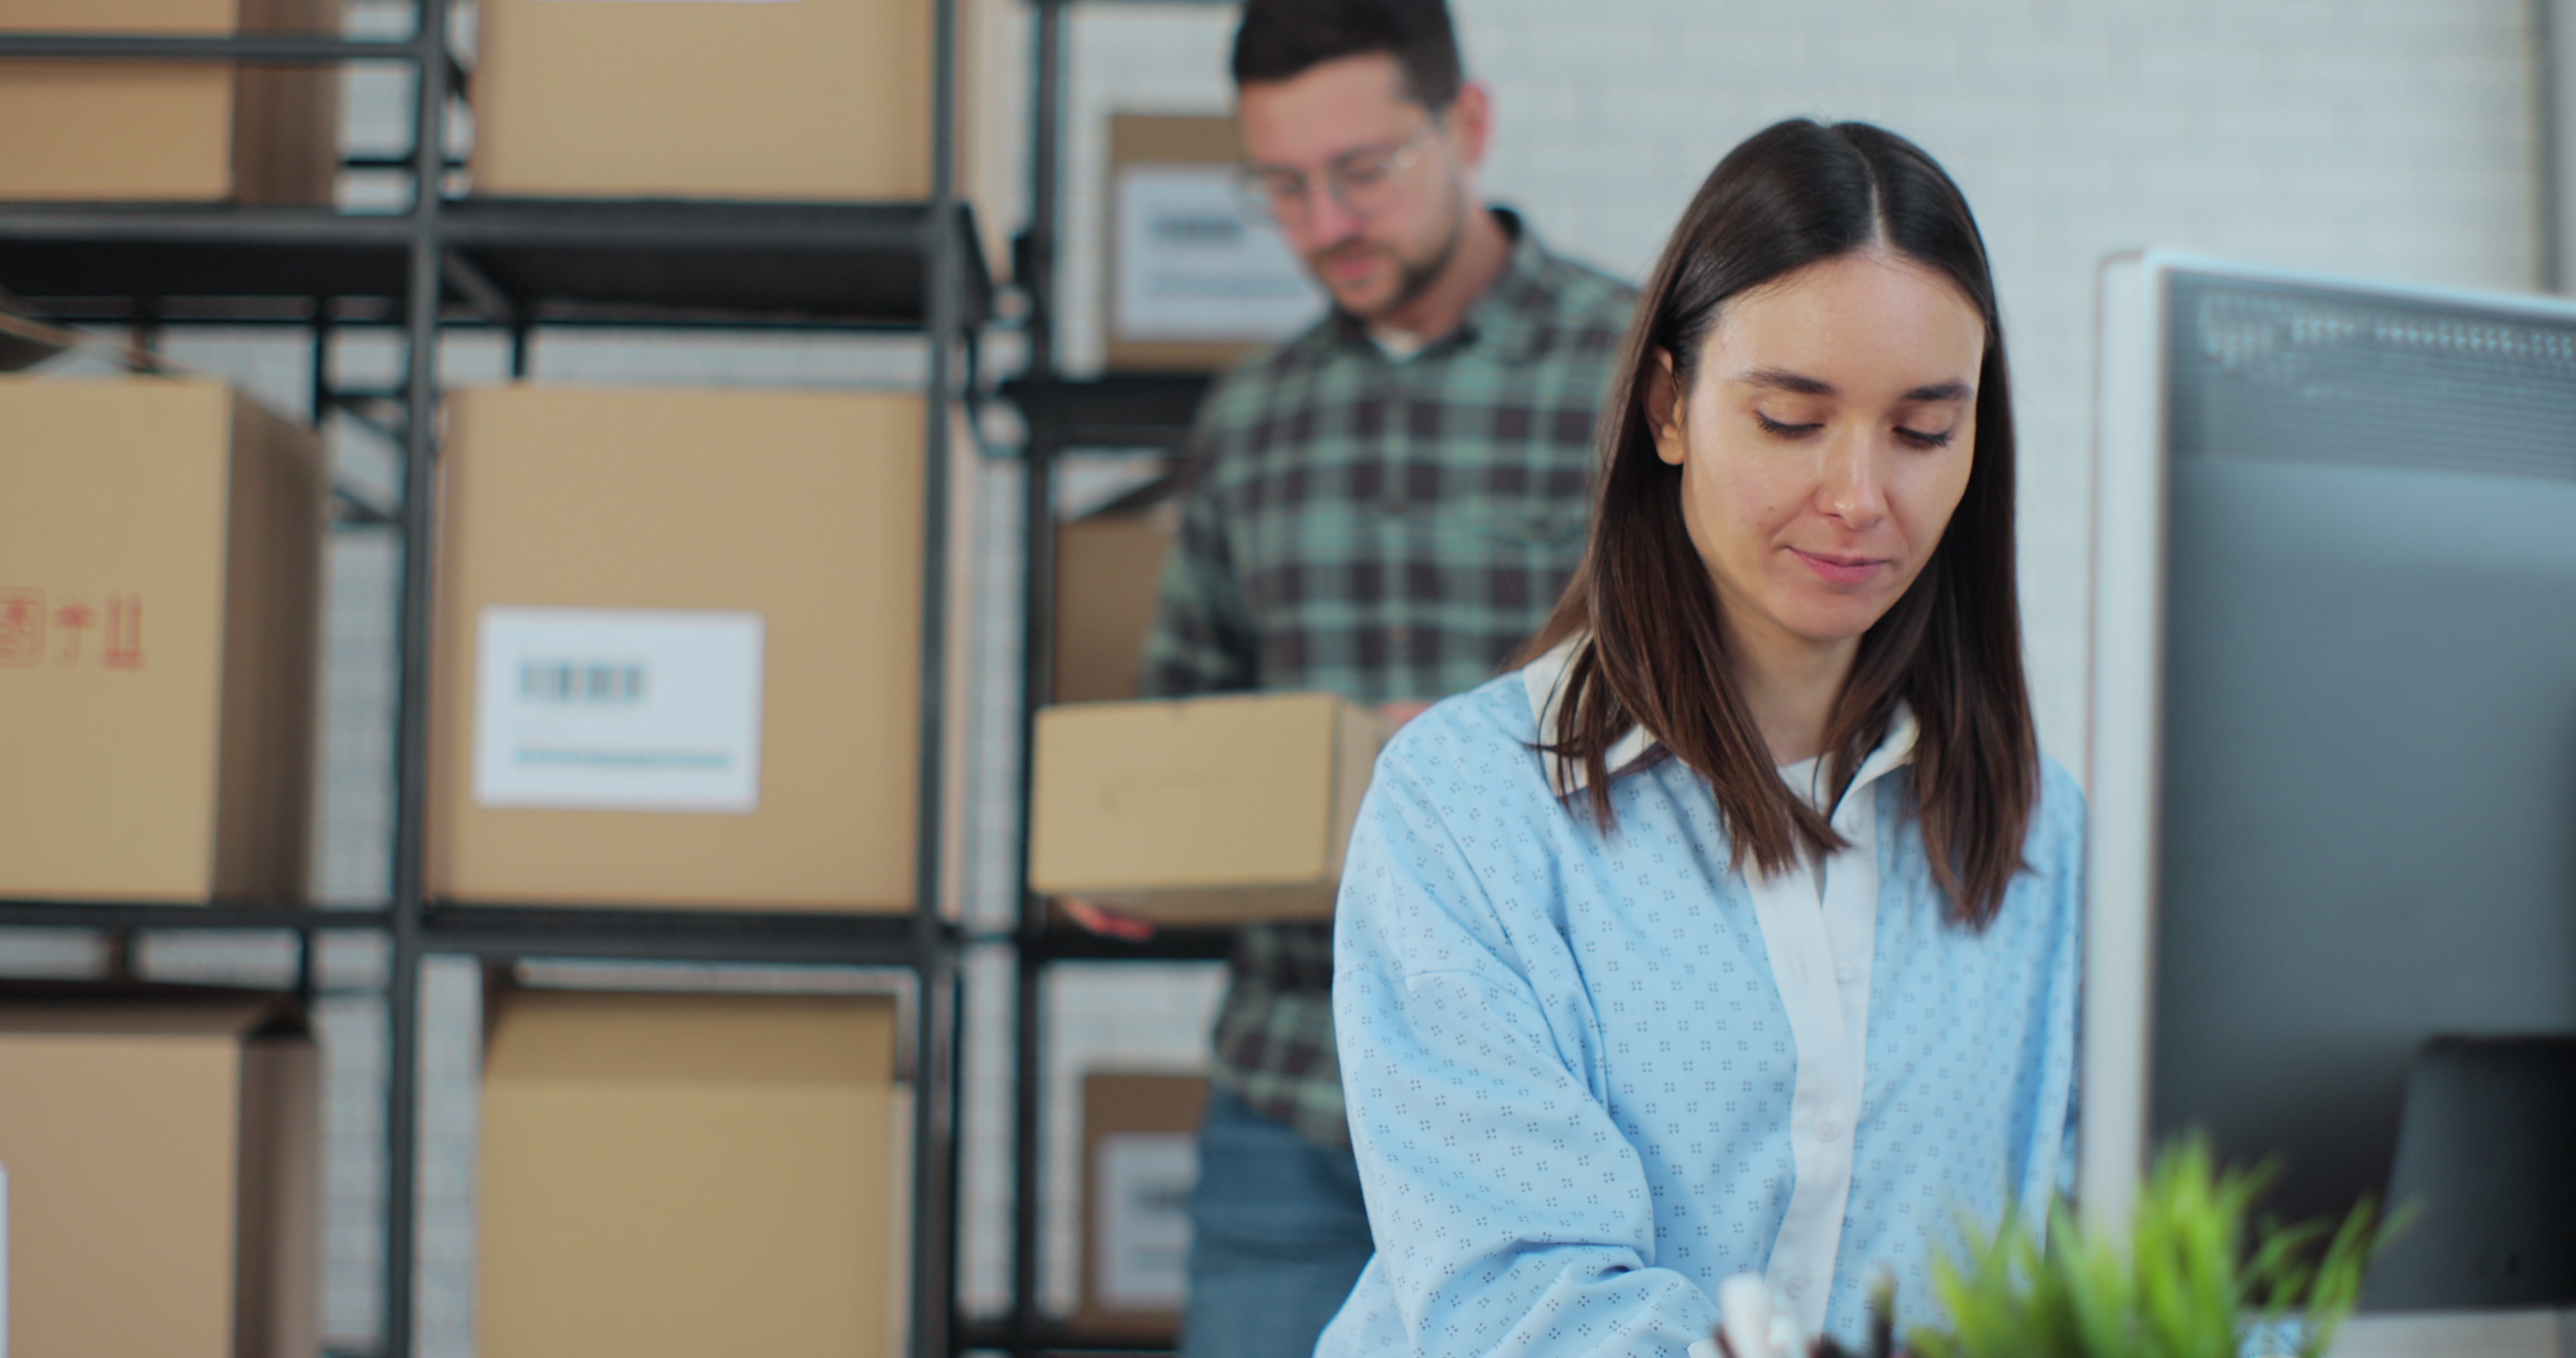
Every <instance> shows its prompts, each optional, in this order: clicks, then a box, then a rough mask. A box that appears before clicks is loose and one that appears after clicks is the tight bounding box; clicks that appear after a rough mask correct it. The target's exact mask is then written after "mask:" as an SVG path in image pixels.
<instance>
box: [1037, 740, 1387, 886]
mask: <svg viewBox="0 0 2576 1358" xmlns="http://www.w3.org/2000/svg"><path fill="white" fill-rule="evenodd" d="M1385 741H1386V727H1385V723H1384V721H1383V720H1382V719H1381V718H1380V717H1379V716H1378V714H1377V713H1376V712H1373V711H1371V710H1369V709H1367V708H1364V707H1361V706H1358V705H1357V704H1354V703H1351V702H1348V701H1346V700H1344V699H1342V698H1339V697H1336V696H1334V695H1333V694H1329V693H1247V694H1227V695H1223V696H1219V697H1205V698H1182V699H1177V700H1166V701H1154V702H1133V703H1077V704H1073V705H1070V706H1065V707H1051V708H1048V709H1047V710H1046V711H1044V712H1041V713H1039V714H1038V725H1037V752H1036V753H1037V761H1036V762H1037V768H1036V774H1035V779H1034V789H1033V792H1032V794H1031V806H1030V817H1031V826H1030V841H1029V885H1030V886H1031V887H1032V888H1034V889H1036V890H1038V891H1041V892H1045V893H1047V894H1049V895H1055V896H1079V897H1084V898H1087V899H1091V900H1096V901H1101V902H1104V903H1106V904H1109V905H1113V906H1116V907H1118V908H1120V909H1123V910H1126V911H1128V912H1130V913H1133V914H1136V915H1139V916H1142V917H1144V918H1145V919H1148V920H1152V921H1155V922H1157V923H1161V924H1177V925H1190V924H1236V923H1242V922H1245V921H1250V920H1280V919H1325V918H1329V917H1331V915H1332V913H1333V897H1334V893H1335V892H1336V890H1337V889H1338V888H1339V886H1340V883H1341V875H1342V852H1343V850H1344V849H1345V848H1346V847H1347V846H1348V845H1349V843H1350V837H1351V824H1352V822H1353V821H1354V820H1355V819H1356V818H1357V817H1358V815H1359V802H1360V795H1361V794H1362V793H1364V792H1366V791H1367V790H1368V781H1369V774H1370V772H1371V770H1372V768H1373V767H1374V765H1375V763H1376V761H1377V752H1378V749H1379V747H1380V746H1382V745H1383V744H1384V743H1385Z"/></svg>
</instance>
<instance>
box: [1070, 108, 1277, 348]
mask: <svg viewBox="0 0 2576 1358" xmlns="http://www.w3.org/2000/svg"><path fill="white" fill-rule="evenodd" d="M1243 155H1244V152H1243V135H1242V133H1241V132H1240V131H1239V130H1238V129H1237V128H1236V126H1235V121H1234V119H1232V118H1216V117H1186V116H1171V115H1165V114H1137V113H1121V114H1116V115H1114V116H1112V117H1111V118H1110V120H1109V185H1108V190H1109V191H1108V198H1109V219H1110V251H1109V269H1108V274H1107V282H1108V293H1109V295H1108V298H1107V302H1108V305H1107V306H1106V307H1105V308H1103V310H1104V312H1105V313H1106V316H1107V320H1108V332H1109V333H1108V337H1107V338H1108V346H1107V358H1108V365H1109V367H1110V368H1112V369H1115V370H1119V371H1144V372H1152V371H1182V372H1214V371H1220V370H1223V369H1226V368H1231V367H1233V366H1234V365H1235V364H1237V363H1239V362H1241V361H1243V360H1244V359H1245V358H1248V357H1250V356H1251V355H1253V354H1255V353H1258V352H1260V351H1261V350H1263V349H1266V348H1268V347H1270V346H1271V345H1274V344H1277V343H1279V342H1281V341H1283V340H1286V339H1288V338H1290V337H1291V336H1294V335H1296V334H1297V333H1299V332H1300V331H1303V330H1304V329H1305V328H1306V327H1308V326H1310V325H1312V324H1314V322H1315V321H1316V320H1317V319H1318V318H1319V317H1321V316H1322V315H1323V314H1324V305H1325V301H1324V294H1323V291H1322V289H1320V288H1319V287H1318V286H1317V285H1316V284H1315V282H1314V280H1313V279H1312V277H1310V276H1309V275H1308V274H1307V273H1306V272H1305V266H1304V265H1303V264H1302V263H1301V262H1300V261H1299V260H1298V258H1297V255H1296V251H1295V249H1294V248H1293V247H1291V246H1290V245H1289V244H1288V242H1287V240H1286V239H1285V238H1284V237H1283V236H1281V234H1280V233H1279V231H1278V229H1277V227H1276V226H1274V225H1273V224H1272V223H1271V222H1270V220H1269V218H1268V217H1267V216H1266V215H1265V214H1264V213H1263V212H1262V211H1261V210H1260V209H1258V208H1255V207H1251V206H1249V205H1247V204H1245V203H1243V202H1242V200H1241V197H1240V195H1239V194H1238V193H1237V192H1236V190H1235V176H1236V173H1237V171H1238V170H1240V169H1241V167H1242V164H1243Z"/></svg>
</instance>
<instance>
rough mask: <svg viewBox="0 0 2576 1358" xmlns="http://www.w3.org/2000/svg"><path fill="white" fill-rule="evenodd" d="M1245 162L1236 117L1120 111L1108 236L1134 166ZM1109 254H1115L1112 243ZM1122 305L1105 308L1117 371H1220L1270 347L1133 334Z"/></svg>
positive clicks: (1112, 137)
mask: <svg viewBox="0 0 2576 1358" xmlns="http://www.w3.org/2000/svg"><path fill="white" fill-rule="evenodd" d="M1242 163H1243V133H1242V131H1241V130H1240V129H1239V128H1237V127H1236V126H1235V121H1234V119H1232V118H1211V117H1192V116H1188V115H1178V114H1149V113H1118V114H1112V115H1111V116H1110V119H1109V192H1108V195H1107V197H1108V201H1109V204H1110V206H1109V212H1110V214H1111V221H1110V232H1109V239H1110V240H1111V241H1112V242H1115V241H1116V240H1117V239H1118V229H1117V228H1118V224H1117V220H1116V214H1117V211H1118V208H1117V201H1118V175H1119V172H1120V171H1121V170H1124V169H1126V168H1127V167H1128V166H1130V165H1216V166H1223V167H1225V168H1227V169H1229V170H1230V169H1232V168H1234V167H1235V166H1237V165H1240V164H1242ZM1111 254H1112V255H1113V256H1114V255H1115V254H1116V251H1115V249H1114V248H1113V249H1112V251H1111ZM1116 268H1117V265H1116V264H1115V263H1114V262H1112V263H1111V265H1110V267H1109V268H1108V269H1104V270H1102V271H1101V274H1102V277H1103V279H1104V280H1106V281H1105V286H1106V287H1107V288H1108V289H1110V291H1109V293H1108V294H1107V295H1108V296H1109V297H1111V298H1115V297H1116V295H1117V294H1116V288H1117V286H1118V282H1117V279H1116V278H1115V277H1114V276H1112V275H1113V273H1114V271H1115V269H1116ZM1117 310H1118V308H1117V307H1116V305H1115V304H1114V303H1113V304H1111V305H1107V306H1104V307H1102V308H1101V312H1102V315H1103V316H1105V317H1108V318H1109V320H1108V322H1107V325H1108V332H1109V333H1108V340H1109V345H1108V355H1107V356H1108V363H1109V367H1110V369H1111V370H1112V371H1116V372H1222V371H1224V370H1226V369H1228V368H1231V367H1233V366H1234V365H1236V364H1237V363H1240V362H1242V361H1243V360H1245V359H1247V358H1250V357H1251V356H1252V355H1254V354H1256V353H1259V352H1261V351H1262V350H1263V349H1266V348H1268V347H1270V346H1269V345H1268V344H1266V343H1263V342H1261V341H1257V340H1244V341H1240V342H1237V343H1230V344H1216V343H1199V342H1188V341H1175V340H1152V339H1129V338H1127V337H1126V336H1124V335H1122V334H1120V333H1119V331H1118V324H1117V321H1116V315H1117Z"/></svg>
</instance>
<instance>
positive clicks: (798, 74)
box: [471, 0, 965, 202]
mask: <svg viewBox="0 0 2576 1358" xmlns="http://www.w3.org/2000/svg"><path fill="white" fill-rule="evenodd" d="M931 21H932V6H931V4H930V3H929V0H796V2H795V3H793V4H709V3H689V4H640V5H639V4H566V3H563V2H562V0H483V10H482V30H481V33H480V36H479V40H478V41H479V47H480V61H481V64H480V66H479V67H478V68H477V70H476V71H475V73H474V136H475V143H474V153H473V164H472V167H471V173H472V176H473V182H474V191H475V192H476V193H478V194H485V195H491V196H496V197H513V198H697V199H770V200H781V201H796V202H867V201H904V200H920V199H924V198H927V197H929V196H930V178H931V176H930V157H931V137H930V134H931V96H932V83H931V73H932V71H933V69H934V63H933V61H932V47H931V36H932V35H931ZM959 106H960V107H961V108H962V107H964V106H965V101H964V100H963V99H961V100H959Z"/></svg>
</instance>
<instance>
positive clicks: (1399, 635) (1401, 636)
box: [1386, 623, 1413, 646]
mask: <svg viewBox="0 0 2576 1358" xmlns="http://www.w3.org/2000/svg"><path fill="white" fill-rule="evenodd" d="M1386 634H1387V635H1388V636H1390V637H1393V638H1395V641H1396V644H1397V645H1399V646H1400V645H1403V644H1404V643H1405V642H1408V641H1411V640H1413V629H1412V628H1411V627H1409V626H1406V625H1405V624H1403V623H1397V624H1396V625H1395V626H1393V627H1390V628H1388V629H1387V633H1386Z"/></svg>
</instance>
